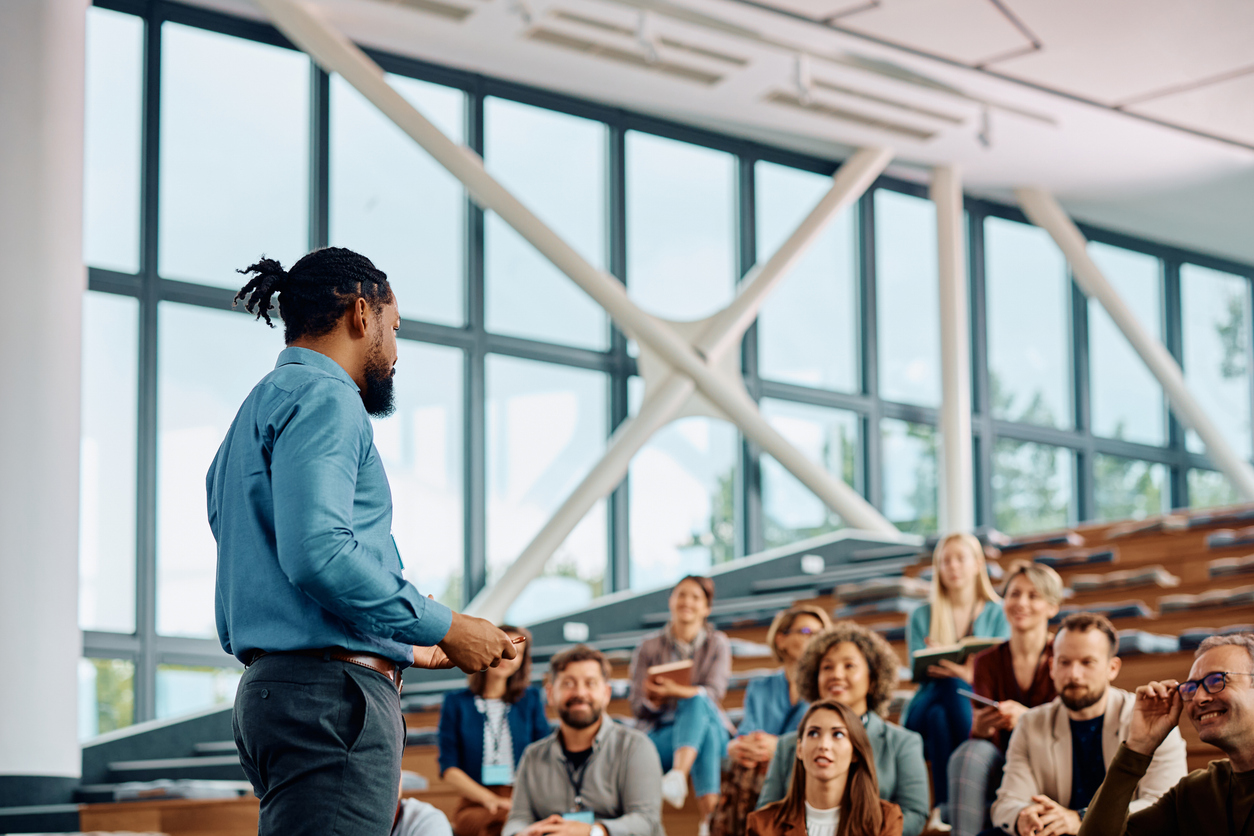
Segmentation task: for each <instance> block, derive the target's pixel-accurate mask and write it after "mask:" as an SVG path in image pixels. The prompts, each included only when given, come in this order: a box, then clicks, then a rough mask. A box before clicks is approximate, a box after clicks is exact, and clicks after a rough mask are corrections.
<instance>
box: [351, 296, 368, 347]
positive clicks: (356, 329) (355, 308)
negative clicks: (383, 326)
mask: <svg viewBox="0 0 1254 836" xmlns="http://www.w3.org/2000/svg"><path fill="white" fill-rule="evenodd" d="M372 314H373V311H371V310H370V303H369V302H367V301H366V299H365V297H363V296H358V297H357V300H356V301H355V302H353V304H352V306H351V307H349V309H348V333H349V335H350V336H353V337H365V336H367V335H369V333H370V318H371V315H372Z"/></svg>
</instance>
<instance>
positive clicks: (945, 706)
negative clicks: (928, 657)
mask: <svg viewBox="0 0 1254 836" xmlns="http://www.w3.org/2000/svg"><path fill="white" fill-rule="evenodd" d="M967 636H981V637H989V638H1002V639H1006V638H1010V625H1008V624H1007V623H1006V617H1005V615H1003V614H1002V608H1001V599H1000V598H998V597H997V593H996V592H994V591H993V584H992V581H990V580H989V579H988V569H987V568H986V566H985V564H984V548H983V546H981V545H980V541H979V540H977V539H975V537H973V536H971V535H970V534H950V535H949V536H947V537H944V538H942V539H941V541H940V542H939V543H937V544H936V549H935V551H933V553H932V592H931V594H930V595H929V596H928V603H926V604H924V605H923V606H921V607H919V608H918V609H916V610H915V611H914V612H913V613H911V614H910V622H909V625H908V629H907V631H906V648H907V650H908V652H909V653H910V655H911V658H913V654H914V653H917V652H918V651H920V650H924V649H926V648H927V647H936V646H938V645H948V644H954V643H955V642H957V641H959V640H960V639H963V638H965V637H967ZM928 673H929V676H928V678H927V679H926V680H924V681H923V682H919V683H917V684H918V686H919V687H918V689H917V690H915V692H914V697H913V698H912V699H911V700H910V704H909V705H908V706H907V707H906V710H905V712H904V713H903V717H902V721H901V724H902V725H903V726H905V727H906V728H908V729H910V730H911V731H916V732H918V733H919V734H921V735H923V751H924V754H925V755H926V756H927V759H928V761H929V762H930V763H931V765H932V797H933V799H934V800H935V803H936V807H937V809H936V810H933V813H932V818H930V819H929V820H928V824H929V825H930V826H932V827H935V826H938V825H939V824H940V823H941V821H942V820H943V819H947V818H948V814H947V809H946V808H947V807H948V801H949V779H948V772H947V769H948V764H949V756H950V755H952V754H953V751H954V749H956V748H958V744H960V743H962V742H963V741H965V740H966V739H967V738H968V737H970V735H971V703H970V701H968V700H967V698H966V697H964V696H962V695H960V694H959V693H958V690H959V689H961V688H969V687H971V681H972V679H973V678H974V676H975V671H974V660H971V659H968V660H967V662H966V663H965V664H962V665H958V664H955V663H954V662H950V661H944V662H942V663H941V664H940V665H932V666H931V667H930V668H929V670H928Z"/></svg>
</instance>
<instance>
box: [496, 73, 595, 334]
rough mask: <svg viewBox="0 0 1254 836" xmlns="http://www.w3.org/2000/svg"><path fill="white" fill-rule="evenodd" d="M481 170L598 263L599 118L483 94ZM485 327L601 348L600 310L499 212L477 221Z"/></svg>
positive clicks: (586, 256) (592, 262) (576, 249)
mask: <svg viewBox="0 0 1254 836" xmlns="http://www.w3.org/2000/svg"><path fill="white" fill-rule="evenodd" d="M483 119H484V163H485V165H486V166H487V168H488V171H489V172H491V173H492V175H493V176H494V177H496V178H497V179H498V180H500V181H501V183H502V185H504V186H505V187H506V188H507V189H509V190H510V191H511V192H512V193H513V194H514V195H515V196H516V197H517V198H518V199H519V200H521V201H522V202H523V203H525V204H526V205H527V207H528V208H529V209H531V211H532V212H534V213H535V214H536V215H537V216H538V217H539V218H540V219H541V220H542V221H544V222H545V223H546V224H548V225H549V226H550V227H551V228H552V229H553V231H554V232H556V233H557V234H558V235H560V236H561V237H562V239H563V240H565V241H566V243H568V244H569V245H570V246H572V247H574V248H575V251H576V252H578V253H579V254H580V255H581V256H583V257H584V258H585V259H587V261H588V262H589V263H590V264H592V265H593V266H594V267H600V268H602V269H604V268H605V267H606V266H607V265H606V257H607V254H608V247H607V244H606V235H607V233H608V229H609V226H608V223H607V221H606V216H605V212H606V206H607V201H606V195H605V188H606V182H607V180H608V178H607V176H606V161H605V158H606V152H607V148H608V144H607V142H606V129H605V125H603V124H601V123H600V122H593V121H591V120H588V119H580V118H578V117H575V116H567V115H566V114H564V113H555V112H553V111H551V110H542V109H540V108H538V107H530V106H528V105H523V104H518V103H517V102H511V101H507V100H505V99H495V98H488V99H487V100H485V101H484V103H483ZM484 244H485V247H486V252H485V254H484V259H485V265H484V267H485V274H484V283H485V290H484V294H485V300H484V305H485V317H486V319H487V326H488V330H489V331H496V332H498V333H502V334H510V335H513V336H519V337H529V338H531V339H536V340H545V341H549V342H560V343H566V344H568V345H577V346H581V347H584V348H593V349H603V348H605V347H606V346H607V345H608V344H609V321H608V318H607V317H606V314H605V311H604V310H603V309H602V308H601V306H600V305H598V304H597V303H596V302H594V301H593V300H592V298H591V297H590V296H588V294H586V293H584V292H583V290H581V289H580V288H579V286H578V285H576V284H575V283H574V282H573V281H571V280H570V278H569V277H567V276H566V275H565V274H563V273H562V272H561V271H560V270H558V269H557V268H556V267H554V266H553V264H552V263H551V262H550V261H549V260H548V259H547V258H545V257H544V256H542V255H540V253H539V252H538V251H537V250H536V249H535V248H534V247H532V246H531V244H529V243H527V242H526V241H525V240H524V239H523V237H522V236H521V235H519V234H518V233H517V232H515V231H514V230H513V228H512V227H510V226H509V225H508V224H506V223H505V222H504V221H502V220H501V219H500V217H499V216H497V215H495V214H492V213H489V214H488V216H487V225H486V228H485V230H484Z"/></svg>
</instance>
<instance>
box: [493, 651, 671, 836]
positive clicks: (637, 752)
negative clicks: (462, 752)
mask: <svg viewBox="0 0 1254 836" xmlns="http://www.w3.org/2000/svg"><path fill="white" fill-rule="evenodd" d="M609 677H610V663H609V662H608V661H606V659H605V656H604V655H602V653H601V652H600V651H599V650H594V649H593V648H591V647H588V646H587V645H582V644H581V645H576V646H574V647H572V648H569V649H567V650H563V651H562V652H561V653H558V654H557V655H556V656H554V657H553V658H552V660H550V662H549V677H548V684H547V685H545V689H546V691H547V692H548V697H549V705H550V706H552V707H553V709H554V710H556V711H557V715H558V717H559V718H560V721H561V722H560V723H559V725H558V727H557V730H556V731H554V732H553V733H552V734H550V735H549V736H548V737H546V738H544V739H543V740H538V741H536V742H535V743H532V744H531V745H530V746H528V747H527V751H525V752H523V756H522V760H521V761H520V762H519V764H518V772H517V774H516V775H515V780H514V798H513V805H512V806H511V808H510V812H509V818H508V819H507V820H506V822H505V828H504V836H515V834H523V836H664V831H663V830H662V765H661V764H660V763H659V762H658V756H657V750H656V749H655V748H654V747H653V744H652V743H651V742H650V741H649V739H648V737H646V736H645V735H644V734H643V733H641V732H639V731H636V730H635V729H631V728H628V727H627V726H624V725H623V724H622V723H616V722H614V720H613V719H612V718H611V717H609V716H608V715H606V714H605V709H606V706H608V705H609V703H610V680H609Z"/></svg>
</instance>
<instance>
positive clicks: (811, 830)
mask: <svg viewBox="0 0 1254 836" xmlns="http://www.w3.org/2000/svg"><path fill="white" fill-rule="evenodd" d="M839 824H840V808H839V807H833V808H832V809H830V810H820V809H819V808H817V807H811V806H810V802H809V801H807V802H806V836H836V827H837V825H839Z"/></svg>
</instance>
